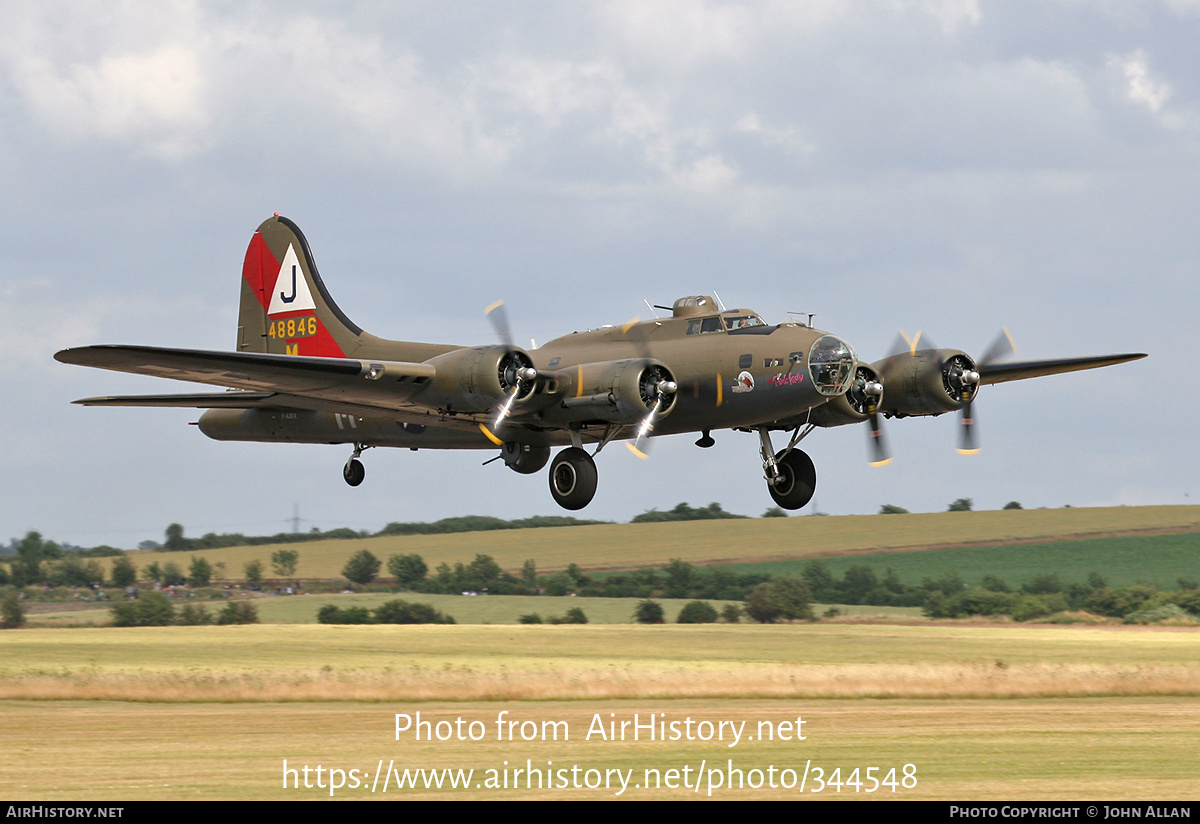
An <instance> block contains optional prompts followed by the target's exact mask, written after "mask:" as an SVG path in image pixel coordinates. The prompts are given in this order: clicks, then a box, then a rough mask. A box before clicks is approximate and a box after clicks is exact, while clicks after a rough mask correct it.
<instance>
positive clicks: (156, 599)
mask: <svg viewBox="0 0 1200 824" xmlns="http://www.w3.org/2000/svg"><path fill="white" fill-rule="evenodd" d="M110 612H111V613H112V621H113V626H114V627H165V626H170V625H171V624H173V623H175V607H173V606H171V599H170V598H168V597H167V596H165V595H163V594H162V593H161V592H143V593H141V595H139V596H138V597H137V599H135V600H133V601H117V602H116V603H115V604H113V605H112V608H111V610H110Z"/></svg>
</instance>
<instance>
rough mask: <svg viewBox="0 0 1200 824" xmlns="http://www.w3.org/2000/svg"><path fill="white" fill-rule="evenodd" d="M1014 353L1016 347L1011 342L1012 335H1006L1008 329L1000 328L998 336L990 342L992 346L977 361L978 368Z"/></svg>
mask: <svg viewBox="0 0 1200 824" xmlns="http://www.w3.org/2000/svg"><path fill="white" fill-rule="evenodd" d="M1015 351H1017V345H1016V344H1015V343H1014V342H1013V339H1012V335H1010V334H1009V333H1008V329H1005V328H1002V329H1001V330H1000V334H998V335H996V339H995V340H993V341H992V345H991V346H989V347H988V348H987V351H986V352H984V353H983V357H981V358H980V359H979V366H981V367H983V366H987V365H988V364H990V363H995V362H996V361H998V360H1003V359H1004V358H1007V357H1008V356H1009V355H1011V354H1012V353H1013V352H1015Z"/></svg>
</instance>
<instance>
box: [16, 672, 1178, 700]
mask: <svg viewBox="0 0 1200 824" xmlns="http://www.w3.org/2000/svg"><path fill="white" fill-rule="evenodd" d="M1115 696H1200V666H1182V665H1140V666H1129V665H1120V664H1015V665H1007V664H1003V663H992V664H983V663H979V664H942V665H936V664H909V665H904V664H878V665H869V664H849V665H823V666H810V665H802V664H757V665H755V664H747V665H743V666H729V665H728V664H725V665H715V666H708V665H702V664H701V665H696V664H691V665H686V664H681V663H680V664H668V665H663V666H638V667H617V666H609V667H604V668H595V669H593V668H587V667H584V668H578V667H566V666H555V665H552V664H551V665H546V666H540V667H534V668H529V669H519V670H516V671H509V670H508V669H507V668H504V667H500V668H494V667H488V668H482V669H474V668H471V667H469V666H463V667H457V668H456V667H454V666H447V667H439V668H424V667H421V666H419V665H414V666H412V667H410V668H408V669H405V670H401V671H387V672H378V671H370V670H342V671H331V670H328V669H301V670H292V671H287V672H240V673H239V672H231V673H220V674H209V673H113V672H109V673H97V672H89V671H87V670H84V671H76V672H70V671H64V672H60V673H36V672H33V673H14V674H8V675H5V676H2V677H0V700H43V701H56V700H89V701H139V702H151V703H163V702H166V703H175V702H214V701H215V702H272V703H279V702H294V701H405V702H411V701H515V700H523V701H530V700H532V701H546V700H581V699H619V698H661V699H668V698H806V699H807V698H1080V697H1115Z"/></svg>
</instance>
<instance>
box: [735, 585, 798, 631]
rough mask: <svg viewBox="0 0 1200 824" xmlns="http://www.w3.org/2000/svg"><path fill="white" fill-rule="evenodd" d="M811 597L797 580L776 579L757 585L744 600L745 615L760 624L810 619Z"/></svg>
mask: <svg viewBox="0 0 1200 824" xmlns="http://www.w3.org/2000/svg"><path fill="white" fill-rule="evenodd" d="M811 603H812V596H811V595H810V593H809V590H808V584H806V583H805V582H804V581H803V580H801V579H799V578H776V579H775V580H773V581H769V582H767V583H765V584H759V585H758V586H756V587H755V588H754V589H753V590H752V591H751V592H750V595H749V597H747V598H746V614H747V615H749V616H750V617H751V618H753V619H754V620H755V621H758V622H759V623H762V624H769V623H772V622H774V621H788V620H792V619H796V618H803V619H811V618H812V617H813V614H812V606H811Z"/></svg>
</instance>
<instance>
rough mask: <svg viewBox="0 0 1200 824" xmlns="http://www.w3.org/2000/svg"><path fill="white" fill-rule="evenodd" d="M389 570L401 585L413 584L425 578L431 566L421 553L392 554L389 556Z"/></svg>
mask: <svg viewBox="0 0 1200 824" xmlns="http://www.w3.org/2000/svg"><path fill="white" fill-rule="evenodd" d="M387 568H388V572H389V573H390V574H391V576H392V577H393V578H395V579H396V580H397V581H398V582H399V583H400V585H401V586H406V587H407V586H412V585H413V584H415V583H416V582H417V581H423V580H425V576H426V575H428V574H429V566H428V565H427V564H426V563H425V559H424V558H422V557H421V556H420V555H392V556H389V557H388V562H387Z"/></svg>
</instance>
